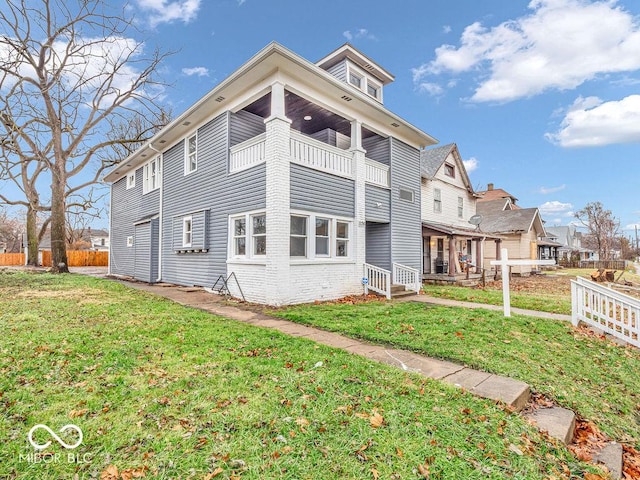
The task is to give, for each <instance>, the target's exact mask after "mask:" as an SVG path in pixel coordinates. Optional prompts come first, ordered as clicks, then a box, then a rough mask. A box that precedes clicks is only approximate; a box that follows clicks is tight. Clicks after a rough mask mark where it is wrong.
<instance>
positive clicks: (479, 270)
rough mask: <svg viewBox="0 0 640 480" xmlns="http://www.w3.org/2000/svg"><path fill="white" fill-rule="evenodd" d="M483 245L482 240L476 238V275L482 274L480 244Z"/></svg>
mask: <svg viewBox="0 0 640 480" xmlns="http://www.w3.org/2000/svg"><path fill="white" fill-rule="evenodd" d="M483 243H484V239H479V238H476V273H482V264H483V263H484V262H483V260H484V259H483V258H482V244H483Z"/></svg>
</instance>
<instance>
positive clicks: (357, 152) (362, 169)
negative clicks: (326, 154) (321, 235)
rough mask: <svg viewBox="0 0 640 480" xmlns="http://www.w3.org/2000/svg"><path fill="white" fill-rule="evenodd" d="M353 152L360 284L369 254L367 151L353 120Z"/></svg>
mask: <svg viewBox="0 0 640 480" xmlns="http://www.w3.org/2000/svg"><path fill="white" fill-rule="evenodd" d="M349 150H350V151H351V154H352V155H353V156H352V161H353V180H354V187H355V198H354V203H355V204H354V213H355V216H354V219H353V227H354V236H355V242H354V246H355V251H354V252H353V255H354V259H355V261H356V274H355V275H356V281H357V282H358V283H360V281H361V278H362V272H363V268H364V264H365V262H366V258H367V256H366V254H367V241H366V234H367V228H366V227H367V220H366V212H365V201H366V199H365V182H366V179H367V172H366V165H365V154H366V153H367V151H366V150H365V149H364V148H362V122H361V121H359V120H353V121H352V122H351V148H350V149H349Z"/></svg>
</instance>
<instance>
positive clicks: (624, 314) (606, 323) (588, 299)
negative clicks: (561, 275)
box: [571, 277, 640, 347]
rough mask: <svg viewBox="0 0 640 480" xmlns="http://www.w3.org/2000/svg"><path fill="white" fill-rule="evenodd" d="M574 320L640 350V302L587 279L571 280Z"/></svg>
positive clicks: (572, 317)
mask: <svg viewBox="0 0 640 480" xmlns="http://www.w3.org/2000/svg"><path fill="white" fill-rule="evenodd" d="M571 321H572V323H573V324H574V325H576V326H577V325H578V323H580V322H584V323H586V324H587V325H591V326H593V327H596V328H598V329H600V330H603V331H604V332H606V333H609V334H611V335H613V336H614V337H617V338H620V339H621V340H624V341H625V342H627V343H629V344H631V345H635V346H636V347H640V300H638V299H637V298H634V297H631V296H629V295H625V294H624V293H620V292H617V291H615V290H612V289H611V288H607V287H605V286H603V285H599V284H597V283H595V282H592V281H590V280H587V279H585V278H580V277H578V278H577V279H576V280H571Z"/></svg>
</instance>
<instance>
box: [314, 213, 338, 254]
mask: <svg viewBox="0 0 640 480" xmlns="http://www.w3.org/2000/svg"><path fill="white" fill-rule="evenodd" d="M318 218H320V219H322V220H328V221H329V225H328V229H329V231H328V232H327V233H328V235H327V236H326V237H325V236H320V237H319V238H326V239H327V247H328V249H327V253H317V251H316V243H317V240H318V235H316V220H317V219H318ZM332 224H333V222H332V221H331V217H329V216H323V215H316V217H315V218H314V220H313V226H312V228H313V230H312V231H313V255H314V257H315V258H331V226H332Z"/></svg>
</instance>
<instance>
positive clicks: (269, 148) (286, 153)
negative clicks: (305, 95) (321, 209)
mask: <svg viewBox="0 0 640 480" xmlns="http://www.w3.org/2000/svg"><path fill="white" fill-rule="evenodd" d="M265 125H266V132H267V135H266V140H265V157H266V162H265V163H266V188H267V192H266V220H267V255H266V266H265V300H266V303H267V304H269V305H283V304H285V303H287V300H288V298H289V295H290V293H289V289H290V282H291V278H290V277H291V269H290V262H289V230H290V219H289V213H290V205H291V201H290V190H291V188H290V180H289V178H290V143H291V120H289V119H288V118H287V117H286V116H285V104H284V85H283V84H282V83H279V82H275V83H273V85H272V86H271V116H270V117H269V118H267V119H266V120H265Z"/></svg>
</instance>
